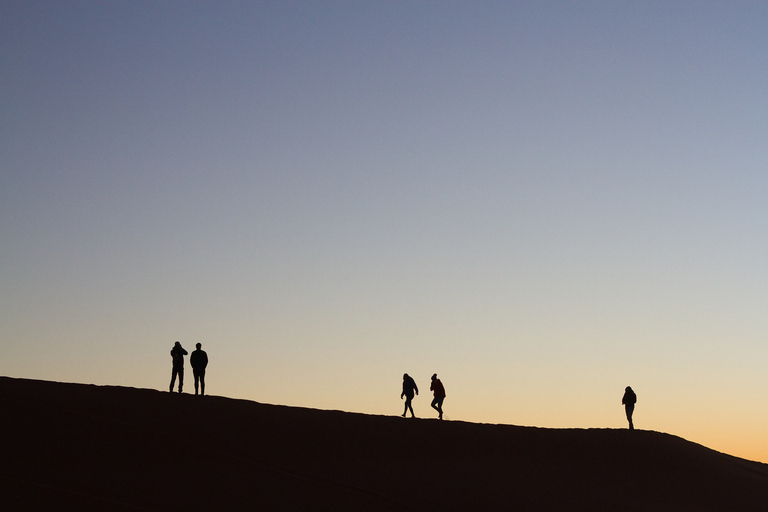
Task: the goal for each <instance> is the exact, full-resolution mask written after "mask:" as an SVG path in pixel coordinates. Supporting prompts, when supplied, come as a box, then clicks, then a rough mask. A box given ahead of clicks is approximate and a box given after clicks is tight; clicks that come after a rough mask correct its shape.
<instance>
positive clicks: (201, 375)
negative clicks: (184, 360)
mask: <svg viewBox="0 0 768 512" xmlns="http://www.w3.org/2000/svg"><path fill="white" fill-rule="evenodd" d="M202 346H203V345H202V343H198V344H197V345H195V350H193V351H192V355H190V356H189V364H190V365H191V366H192V375H194V376H195V395H197V384H198V381H199V383H200V395H201V396H202V395H204V394H205V367H206V366H208V354H206V353H205V351H204V350H202Z"/></svg>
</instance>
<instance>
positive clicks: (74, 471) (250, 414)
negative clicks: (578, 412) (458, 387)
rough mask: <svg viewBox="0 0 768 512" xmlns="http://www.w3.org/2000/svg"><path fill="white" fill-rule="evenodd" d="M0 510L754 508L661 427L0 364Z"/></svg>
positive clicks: (760, 502)
mask: <svg viewBox="0 0 768 512" xmlns="http://www.w3.org/2000/svg"><path fill="white" fill-rule="evenodd" d="M0 407H2V411H3V415H2V418H3V421H2V423H1V425H2V426H1V427H0V439H2V464H1V465H0V467H1V468H2V469H1V470H0V496H2V498H0V500H2V503H3V508H4V509H5V510H115V511H134V510H153V511H175V510H178V511H182V510H184V511H194V510H207V511H213V510H275V511H278V510H279V511H294V510H296V511H298V510H301V511H307V510H332V511H347V510H349V511H379V510H381V511H384V510H464V511H466V510H520V511H578V510H589V511H613V510H616V511H635V510H638V511H641V510H642V511H673V510H674V511H709V510H711V511H742V510H755V511H756V510H766V509H768V466H767V465H764V464H760V463H756V462H750V461H746V460H743V459H738V458H735V457H731V456H728V455H724V454H721V453H718V452H715V451H713V450H709V449H707V448H705V447H703V446H700V445H697V444H694V443H690V442H688V441H685V440H683V439H680V438H678V437H675V436H671V435H668V434H663V433H658V432H649V431H633V432H631V431H628V430H608V429H604V430H600V429H595V430H580V429H572V430H571V429H543V428H531V427H516V426H511V425H488V424H473V423H466V422H453V421H446V422H438V421H436V420H419V419H417V420H412V419H403V418H400V417H397V416H373V415H364V414H353V413H345V412H341V411H321V410H314V409H303V408H295V407H285V406H277V405H267V404H261V403H256V402H249V401H245V400H233V399H229V398H223V397H215V396H209V397H204V398H202V397H195V396H192V395H189V394H182V395H179V394H171V393H167V392H160V391H154V390H146V389H133V388H122V387H111V386H90V385H83V384H62V383H54V382H45V381H34V380H25V379H11V378H6V377H0Z"/></svg>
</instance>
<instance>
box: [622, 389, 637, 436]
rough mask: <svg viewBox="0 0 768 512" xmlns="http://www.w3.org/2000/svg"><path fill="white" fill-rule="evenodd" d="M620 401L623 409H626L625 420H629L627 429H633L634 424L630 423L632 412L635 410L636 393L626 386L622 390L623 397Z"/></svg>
mask: <svg viewBox="0 0 768 512" xmlns="http://www.w3.org/2000/svg"><path fill="white" fill-rule="evenodd" d="M621 403H622V404H624V409H625V410H626V411H627V421H629V430H634V429H635V425H634V423H632V413H633V412H635V403H637V395H635V392H634V391H632V388H631V387H629V386H627V388H626V389H625V390H624V397H623V398H622V399H621Z"/></svg>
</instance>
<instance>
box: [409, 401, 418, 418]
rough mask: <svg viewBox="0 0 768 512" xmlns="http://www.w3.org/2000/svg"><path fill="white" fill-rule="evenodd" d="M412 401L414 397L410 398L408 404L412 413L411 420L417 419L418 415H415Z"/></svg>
mask: <svg viewBox="0 0 768 512" xmlns="http://www.w3.org/2000/svg"><path fill="white" fill-rule="evenodd" d="M411 400H413V397H412V396H409V397H408V402H407V404H408V409H409V410H410V411H411V418H415V417H416V415H415V414H413V405H411Z"/></svg>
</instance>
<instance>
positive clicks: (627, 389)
mask: <svg viewBox="0 0 768 512" xmlns="http://www.w3.org/2000/svg"><path fill="white" fill-rule="evenodd" d="M624 391H632V388H631V387H629V386H627V387H626V389H625V390H624Z"/></svg>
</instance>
